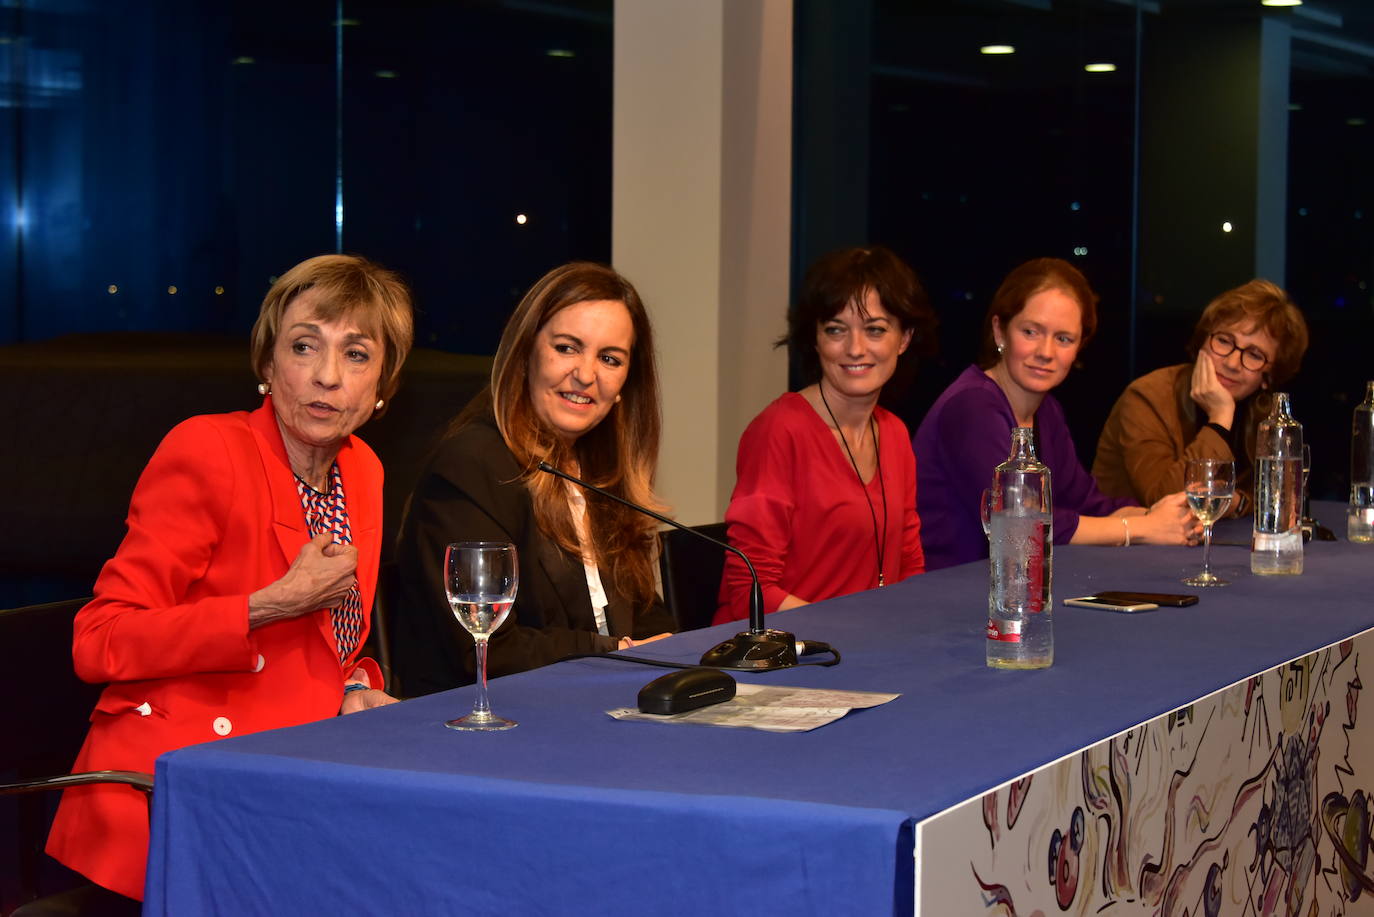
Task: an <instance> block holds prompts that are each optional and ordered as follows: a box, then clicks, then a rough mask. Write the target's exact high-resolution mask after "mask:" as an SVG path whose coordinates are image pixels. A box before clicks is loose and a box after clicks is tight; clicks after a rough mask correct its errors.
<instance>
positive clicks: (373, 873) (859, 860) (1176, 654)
mask: <svg viewBox="0 0 1374 917" xmlns="http://www.w3.org/2000/svg"><path fill="white" fill-rule="evenodd" d="M1331 514H1332V513H1331V511H1330V510H1328V512H1327V515H1331ZM1333 518H1334V516H1333ZM1327 521H1328V522H1330V520H1327ZM1201 559H1202V557H1201V552H1200V551H1199V550H1196V549H1186V548H1160V547H1133V548H1130V549H1122V548H1085V547H1069V548H1061V549H1058V550H1057V551H1056V554H1055V562H1056V566H1055V582H1054V593H1055V598H1056V601H1057V602H1058V601H1060V600H1062V599H1063V598H1067V597H1070V596H1074V595H1083V594H1089V593H1092V592H1094V591H1097V590H1102V589H1126V590H1141V591H1155V592H1159V591H1169V592H1186V591H1190V590H1188V589H1187V587H1184V586H1182V585H1181V584H1180V583H1179V582H1178V581H1179V579H1180V578H1182V577H1183V576H1185V575H1187V574H1189V573H1192V572H1194V571H1195V570H1196V569H1197V568H1198V566H1199V565H1200V563H1201ZM1371 561H1374V549H1370V548H1367V547H1361V546H1355V545H1350V544H1347V543H1345V542H1340V543H1334V544H1332V543H1315V544H1312V545H1309V546H1308V553H1307V558H1306V564H1307V569H1306V572H1305V574H1304V575H1302V576H1296V577H1255V576H1251V575H1250V574H1249V572H1248V553H1247V552H1246V550H1245V549H1244V548H1241V547H1233V546H1224V545H1221V546H1217V547H1215V548H1214V549H1213V564H1214V567H1216V568H1218V572H1220V573H1222V574H1223V575H1225V576H1228V577H1229V578H1231V579H1232V580H1233V581H1234V585H1232V586H1230V587H1228V588H1225V589H1214V590H1198V592H1199V594H1201V596H1202V600H1201V602H1200V603H1199V604H1198V605H1196V606H1193V607H1191V608H1180V609H1165V610H1161V611H1158V612H1150V613H1144V614H1137V615H1134V616H1128V615H1122V614H1113V613H1108V612H1102V611H1096V610H1090V609H1081V608H1065V607H1058V608H1056V609H1055V631H1056V649H1055V665H1054V667H1053V668H1051V669H1049V670H1043V671H1037V672H1010V671H994V670H990V669H988V668H987V667H986V666H985V665H984V638H983V631H984V626H985V624H986V595H987V567H986V564H985V563H975V564H969V565H966V566H963V567H955V568H952V569H949V570H944V571H940V572H938V573H933V574H929V575H926V576H922V577H917V578H914V579H911V580H908V581H907V582H904V583H899V584H896V585H893V586H889V587H886V588H884V589H881V590H874V591H871V592H867V593H862V594H859V595H854V596H849V597H846V598H842V599H836V600H833V601H828V602H823V603H819V604H817V605H813V606H809V607H806V608H802V609H797V610H795V611H792V612H784V613H780V614H778V615H775V616H772V617H770V620H771V621H773V622H775V624H776V625H777V626H786V627H787V628H788V629H790V630H792V631H794V632H795V633H796V634H797V636H798V637H800V638H803V639H816V640H824V641H826V642H829V643H832V644H833V645H835V646H836V647H838V648H839V649H840V650H841V651H842V652H843V653H844V662H843V664H842V665H840V666H837V667H835V668H799V669H792V670H786V671H781V672H776V673H771V674H768V675H760V676H740V677H741V679H749V680H756V681H760V682H764V683H774V684H789V685H810V686H825V687H840V688H850V689H859V690H873V691H888V692H900V693H901V694H902V696H901V697H900V698H898V699H897V700H895V701H893V702H892V703H889V704H887V705H884V706H882V707H878V708H874V709H871V710H866V711H860V712H856V713H852V714H850V715H849V716H847V717H845V718H844V719H842V720H840V721H838V722H836V723H834V724H832V725H829V726H826V727H824V728H822V729H819V730H816V731H814V732H810V733H802V734H789V735H779V734H769V733H761V732H755V731H751V730H727V729H711V728H706V727H693V726H669V725H660V724H644V723H627V722H618V721H614V720H612V719H610V718H609V717H607V716H606V715H605V713H604V711H605V710H607V709H610V708H613V707H619V706H633V705H634V702H635V695H636V693H637V691H638V689H639V687H640V686H641V685H643V684H644V683H645V682H646V681H648V680H650V679H651V678H653V677H655V676H656V675H658V674H660V672H659V671H658V670H653V669H647V668H644V667H640V666H632V665H628V664H625V663H619V662H614V661H607V660H579V661H573V662H565V663H562V664H559V665H557V666H551V667H548V668H545V669H541V670H538V671H535V672H528V673H524V674H522V675H516V676H511V677H508V678H503V679H499V680H496V681H493V682H492V684H491V693H492V704H493V708H494V710H495V711H496V712H497V713H499V714H502V715H504V716H508V717H511V718H513V719H515V720H518V721H519V722H520V726H519V727H518V728H517V729H514V730H511V731H509V732H503V733H487V734H475V733H455V732H452V731H450V730H447V729H445V728H443V727H442V725H441V723H442V722H443V721H444V720H445V719H449V718H451V717H453V716H455V715H458V714H461V713H464V712H466V711H467V710H468V709H469V708H470V707H471V703H472V691H471V689H470V688H468V689H460V690H457V691H452V692H447V693H445V694H439V695H434V696H431V697H426V698H421V699H418V700H413V701H408V702H406V703H404V704H398V705H394V706H391V707H387V708H384V709H380V710H375V711H369V712H366V713H362V714H357V715H354V716H350V717H339V718H335V719H332V720H328V721H325V722H321V723H316V724H311V725H307V726H302V727H298V728H295V729H287V730H278V731H275V732H269V733H262V734H258V735H251V736H244V737H241V738H231V739H228V740H224V741H219V742H214V743H210V744H206V745H199V746H194V747H191V748H186V749H182V750H179V751H174V752H171V753H169V754H167V755H164V756H163V757H162V758H161V759H160V760H159V762H158V768H157V787H158V789H157V794H156V802H155V812H154V821H155V824H154V835H153V844H152V850H151V854H150V858H149V881H148V887H147V910H146V913H149V914H161V913H175V914H186V913H216V912H218V913H236V914H238V913H287V912H297V911H309V912H322V911H325V910H330V909H334V908H354V909H362V910H364V911H369V912H370V911H377V912H384V913H415V914H424V913H434V914H439V913H464V914H543V913H560V914H562V913H588V914H636V915H643V914H694V913H719V914H730V913H739V914H749V915H751V917H753V915H758V914H761V913H789V914H850V913H853V914H877V913H889V912H890V913H896V914H909V913H910V912H911V907H912V894H913V891H912V862H911V856H912V840H911V838H912V835H911V826H912V825H913V824H914V823H915V822H916V821H917V820H920V819H922V818H925V817H928V816H930V815H933V814H935V813H937V812H940V811H942V810H944V809H946V808H948V807H950V806H953V805H956V804H958V803H960V802H962V801H964V800H967V799H970V798H972V797H974V796H977V795H979V794H981V793H982V792H984V791H986V790H988V789H990V788H992V787H995V786H998V785H1000V784H1002V783H1004V782H1006V781H1008V780H1011V779H1014V778H1016V777H1018V776H1020V775H1021V774H1024V773H1026V772H1028V771H1030V770H1033V769H1034V768H1036V767H1038V766H1040V765H1042V764H1044V763H1046V762H1049V761H1052V760H1055V759H1057V758H1059V757H1061V756H1063V755H1067V754H1070V753H1072V752H1074V751H1076V750H1078V749H1081V748H1083V747H1085V746H1087V745H1090V744H1092V743H1093V742H1096V741H1098V740H1101V739H1103V738H1105V737H1107V736H1109V735H1113V734H1116V733H1118V732H1120V731H1122V730H1125V729H1128V728H1130V727H1132V726H1135V725H1137V724H1139V723H1141V722H1143V721H1145V720H1148V719H1150V718H1152V717H1155V716H1157V715H1159V714H1161V713H1165V712H1167V711H1169V710H1172V709H1175V708H1178V707H1181V706H1184V705H1187V704H1188V703H1190V702H1192V701H1194V700H1196V699H1198V698H1200V697H1203V696H1205V695H1207V694H1209V693H1211V692H1213V691H1215V690H1218V689H1220V688H1222V687H1224V686H1226V685H1229V684H1232V683H1235V682H1237V681H1239V680H1242V679H1244V678H1247V677H1248V676H1250V675H1252V674H1254V673H1255V672H1259V671H1263V670H1265V669H1268V668H1271V667H1273V666H1275V665H1279V664H1281V663H1284V662H1287V661H1289V660H1291V659H1294V658H1296V657H1298V656H1300V655H1303V654H1305V653H1307V652H1310V651H1312V650H1315V649H1317V648H1320V647H1322V646H1326V645H1329V644H1331V643H1334V642H1337V641H1339V640H1342V639H1345V638H1347V637H1350V636H1352V635H1354V634H1356V633H1359V632H1362V631H1364V630H1367V629H1370V628H1371V627H1374V601H1371V600H1370V598H1369V595H1368V589H1367V587H1366V586H1365V584H1366V583H1367V582H1369V581H1370V572H1369V571H1370V569H1371ZM736 629H737V628H736V627H721V628H713V629H710V630H705V631H696V632H692V633H688V634H682V635H679V636H677V637H675V638H673V639H671V640H668V641H663V642H660V643H656V644H653V645H651V646H649V647H645V648H643V650H642V654H643V655H654V656H657V657H660V658H668V659H674V660H682V661H694V660H695V658H696V657H697V656H698V655H699V654H700V652H701V651H702V650H704V649H705V648H707V647H708V646H710V645H712V644H713V643H715V642H717V641H719V640H720V639H722V638H723V637H724V636H726V635H728V634H729V633H730V632H732V631H733V630H736Z"/></svg>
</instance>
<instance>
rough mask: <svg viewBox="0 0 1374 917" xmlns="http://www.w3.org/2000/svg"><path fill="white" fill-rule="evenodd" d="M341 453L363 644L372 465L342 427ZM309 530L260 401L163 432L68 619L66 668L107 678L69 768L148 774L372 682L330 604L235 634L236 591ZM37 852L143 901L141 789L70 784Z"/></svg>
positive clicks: (333, 710)
mask: <svg viewBox="0 0 1374 917" xmlns="http://www.w3.org/2000/svg"><path fill="white" fill-rule="evenodd" d="M338 462H339V471H340V473H341V474H342V476H343V485H344V494H345V497H346V498H347V501H348V517H349V525H350V527H351V529H352V532H353V543H354V544H355V545H356V546H357V548H358V571H357V576H358V585H359V588H360V590H361V592H362V600H363V609H364V619H363V622H364V623H363V633H362V637H361V638H360V640H359V645H360V646H361V642H362V640H363V639H366V636H367V629H368V623H369V620H370V617H371V609H372V599H373V595H374V593H375V591H376V586H377V563H378V559H379V552H380V547H381V523H382V466H381V463H380V462H379V461H378V460H377V457H376V455H374V454H373V452H372V450H371V449H369V448H368V447H367V446H366V445H365V444H364V443H363V442H362V441H361V440H359V439H356V438H354V437H349V438H348V439H347V440H345V441H344V444H343V447H342V448H341V449H340V450H339V457H338ZM309 540H310V539H309V533H308V532H307V531H306V527H305V514H304V513H303V512H302V510H301V501H300V497H299V495H298V494H297V492H296V484H295V479H294V477H293V476H292V473H291V466H290V464H289V463H288V461H287V457H286V449H285V447H284V446H283V445H282V439H281V433H280V432H279V430H278V427H277V422H276V417H275V415H274V414H273V411H272V401H271V398H268V399H266V400H265V401H264V403H263V406H262V407H261V408H259V409H258V410H256V411H253V412H252V413H251V414H250V413H247V412H242V411H240V412H237V413H233V414H215V415H206V416H201V417H193V418H191V419H190V420H187V421H185V422H183V423H181V424H179V425H177V426H176V427H175V428H174V429H173V430H172V431H171V432H170V433H168V434H167V437H166V439H164V440H163V441H162V444H161V445H160V446H158V448H157V451H156V452H155V453H154V454H153V457H152V459H151V460H150V461H149V462H148V467H147V468H145V469H144V471H143V474H142V476H141V477H140V478H139V481H138V485H137V486H136V487H135V488H134V494H133V499H132V500H131V502H130V505H129V518H128V533H127V534H126V535H125V536H124V541H123V542H122V543H121V544H120V546H119V551H118V552H117V553H116V554H115V556H114V558H113V559H112V560H110V561H109V562H108V563H106V564H105V567H104V569H102V570H101V572H100V578H99V579H98V580H97V581H96V584H95V598H94V599H93V600H92V601H91V602H90V604H88V605H87V606H86V607H85V608H83V609H81V611H80V612H78V613H77V616H76V623H75V640H74V643H73V648H72V657H73V660H74V661H75V664H76V673H77V675H79V676H80V677H81V678H82V679H83V680H85V681H88V682H109V683H110V684H109V685H108V686H107V687H106V688H105V691H104V693H103V694H102V695H101V697H100V701H99V702H98V703H97V704H96V708H95V711H94V712H93V713H92V714H91V728H90V732H89V733H87V735H86V742H85V745H83V746H82V749H81V754H80V755H79V756H78V757H77V759H76V764H75V765H74V770H77V771H85V770H103V769H114V770H131V771H144V772H147V773H152V771H153V761H154V759H156V758H157V756H158V755H160V754H161V753H162V752H164V751H168V750H170V749H173V748H180V747H182V746H185V745H192V744H195V743H197V742H208V741H212V740H214V739H217V738H221V737H223V736H228V735H242V734H244V733H250V732H258V731H260V730H264V729H275V728H277V727H281V726H294V725H296V724H299V723H306V722H310V721H312V720H319V719H323V718H325V717H329V716H334V715H335V714H337V713H338V712H339V705H340V704H341V703H342V700H343V685H344V679H345V677H346V676H348V675H351V674H352V673H353V672H354V670H355V669H357V668H362V669H363V670H364V671H366V672H367V674H368V680H369V682H370V683H371V685H372V686H373V687H381V686H382V678H381V672H380V671H379V670H378V668H377V666H376V664H375V663H373V662H372V660H370V659H362V660H357V659H355V658H350V659H349V660H347V661H346V662H344V663H340V661H339V657H338V651H337V648H336V643H335V640H334V634H333V629H332V624H331V621H330V615H329V612H328V611H327V610H321V611H317V612H314V613H312V614H307V615H302V616H300V617H297V618H293V619H290V620H287V621H279V622H276V623H273V624H268V625H266V626H263V627H260V628H257V629H256V630H252V631H250V630H249V629H248V596H249V594H250V593H252V592H255V591H257V590H258V589H261V588H262V587H263V586H266V585H268V584H269V583H271V582H274V581H275V580H277V579H279V578H281V576H282V575H283V574H285V573H286V570H287V567H288V566H290V563H291V561H292V560H294V559H295V557H296V554H297V553H298V552H299V551H300V548H301V546H302V545H304V544H305V543H306V542H307V541H309ZM356 655H357V650H355V651H354V657H356ZM47 851H48V853H49V854H51V855H52V856H53V857H54V858H56V859H58V860H60V861H62V862H63V863H65V864H67V865H68V866H70V867H71V868H73V869H75V870H77V871H78V872H80V873H82V874H84V875H85V876H87V877H88V878H90V879H92V880H93V881H95V882H96V883H98V884H100V885H103V886H105V887H106V888H110V889H113V890H114V891H117V892H119V893H120V894H123V895H128V896H129V897H132V898H139V899H141V898H142V897H143V873H144V867H145V864H146V859H147V853H148V812H147V807H146V806H145V804H144V802H143V797H142V795H141V794H140V793H139V792H138V791H136V790H133V789H130V788H128V787H123V786H96V787H82V788H77V789H71V790H67V791H66V792H65V793H64V795H63V799H62V804H61V806H60V807H59V809H58V813H57V819H56V821H55V822H54V823H53V828H52V833H51V834H50V835H49V836H48V845H47Z"/></svg>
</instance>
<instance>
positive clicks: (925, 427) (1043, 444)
mask: <svg viewBox="0 0 1374 917" xmlns="http://www.w3.org/2000/svg"><path fill="white" fill-rule="evenodd" d="M1035 422H1036V427H1037V428H1038V430H1037V434H1036V442H1035V454H1036V455H1037V456H1039V458H1040V461H1042V462H1044V463H1045V464H1046V465H1048V466H1049V468H1050V482H1051V488H1052V499H1053V503H1054V543H1055V544H1067V543H1068V542H1069V539H1071V538H1073V533H1074V532H1076V531H1077V530H1078V517H1079V516H1108V515H1111V513H1112V511H1113V510H1116V509H1118V508H1120V507H1122V506H1134V505H1136V504H1135V501H1133V500H1129V499H1120V498H1113V497H1108V496H1107V495H1105V494H1104V493H1102V491H1100V490H1098V488H1097V481H1096V480H1094V478H1093V476H1092V475H1090V474H1088V472H1087V470H1086V469H1085V468H1084V467H1083V465H1082V463H1081V462H1079V461H1078V454H1077V453H1076V452H1075V451H1074V448H1073V439H1072V438H1071V437H1070V436H1069V425H1068V424H1067V423H1066V422H1065V420H1064V409H1063V408H1062V407H1060V405H1059V402H1058V401H1056V400H1055V399H1054V396H1053V395H1046V396H1045V400H1044V401H1042V402H1040V409H1039V410H1037V411H1036V412H1035ZM1014 426H1016V417H1015V415H1014V414H1013V413H1012V410H1011V404H1010V403H1009V402H1008V401H1007V396H1006V395H1004V394H1002V390H1001V389H1000V388H998V387H997V383H996V382H993V381H992V380H991V379H989V378H988V377H987V375H986V374H985V373H984V372H983V371H982V370H981V369H979V368H978V367H977V366H970V367H969V368H968V369H966V370H964V371H963V373H961V374H960V376H959V378H958V379H955V380H954V384H952V385H951V386H950V387H949V388H947V389H945V391H944V393H943V394H941V395H940V397H939V398H938V399H936V401H935V404H934V405H933V406H932V407H931V409H930V412H929V413H928V414H926V416H925V419H924V420H922V421H921V426H920V427H918V428H917V430H916V436H915V437H913V438H912V446H913V447H914V448H915V450H916V457H917V459H918V461H917V463H916V475H917V485H916V495H917V496H916V504H917V506H916V509H917V514H918V515H919V516H920V517H921V543H922V545H923V546H924V548H925V555H926V569H927V570H938V569H940V568H941V567H952V566H954V565H955V564H962V563H967V562H968V561H971V560H978V559H979V558H982V557H987V556H988V540H987V536H986V535H984V534H983V524H982V521H981V519H980V516H979V510H978V507H979V503H980V501H981V499H982V494H983V491H984V490H985V489H986V488H987V487H988V485H990V484H991V483H992V470H993V469H994V468H996V467H997V466H998V465H1000V464H1002V462H1004V461H1006V459H1007V455H1008V454H1009V453H1010V452H1011V428H1012V427H1014Z"/></svg>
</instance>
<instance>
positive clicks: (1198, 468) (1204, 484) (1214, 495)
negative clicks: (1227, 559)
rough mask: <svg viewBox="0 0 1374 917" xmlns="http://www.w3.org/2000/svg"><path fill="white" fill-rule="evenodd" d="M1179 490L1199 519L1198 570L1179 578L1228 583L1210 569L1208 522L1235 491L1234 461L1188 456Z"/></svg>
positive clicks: (1200, 582)
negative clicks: (1199, 547) (1196, 572)
mask: <svg viewBox="0 0 1374 917" xmlns="http://www.w3.org/2000/svg"><path fill="white" fill-rule="evenodd" d="M1183 491H1184V493H1185V494H1186V495H1187V497H1188V507H1189V508H1190V509H1191V510H1192V511H1193V515H1194V516H1197V518H1198V521H1199V522H1201V523H1202V538H1203V547H1202V572H1201V573H1199V574H1197V575H1196V576H1190V577H1188V578H1187V579H1185V580H1184V581H1183V582H1184V584H1185V585H1188V586H1229V585H1231V584H1230V582H1229V581H1227V580H1224V579H1222V578H1221V577H1219V576H1217V575H1216V574H1215V573H1213V572H1212V523H1214V522H1216V521H1217V520H1218V519H1220V518H1221V517H1222V516H1224V515H1225V514H1226V510H1227V508H1228V507H1230V505H1231V498H1232V497H1233V496H1235V493H1236V465H1235V462H1226V461H1222V460H1221V459H1189V460H1188V469H1187V471H1186V472H1185V477H1184V483H1183Z"/></svg>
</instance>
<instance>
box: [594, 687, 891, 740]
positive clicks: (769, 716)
mask: <svg viewBox="0 0 1374 917" xmlns="http://www.w3.org/2000/svg"><path fill="white" fill-rule="evenodd" d="M898 697H901V695H900V694H877V693H875V692H872V691H828V690H818V689H816V688H789V687H784V686H782V685H754V684H745V683H743V682H741V683H740V684H739V685H737V686H736V687H735V696H734V698H732V699H731V700H728V701H726V702H725V703H723V704H714V705H712V706H710V707H702V708H700V709H699V710H690V711H688V712H687V713H674V714H671V715H668V716H663V715H660V714H654V713H640V712H639V710H637V709H635V708H634V707H620V708H618V709H615V710H607V711H606V713H607V714H608V715H610V716H612V717H615V718H616V719H618V720H640V721H643V722H649V723H696V724H698V725H701V726H734V727H738V728H744V729H762V730H764V731H765V732H807V731H809V730H812V729H816V728H817V727H819V726H824V725H825V724H826V723H833V722H835V720H838V719H839V718H840V717H842V716H844V715H845V714H846V713H848V712H849V711H851V710H859V709H862V708H864V707H877V706H878V705H879V704H885V703H887V702H888V701H890V700H894V699H896V698H898Z"/></svg>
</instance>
